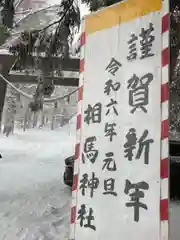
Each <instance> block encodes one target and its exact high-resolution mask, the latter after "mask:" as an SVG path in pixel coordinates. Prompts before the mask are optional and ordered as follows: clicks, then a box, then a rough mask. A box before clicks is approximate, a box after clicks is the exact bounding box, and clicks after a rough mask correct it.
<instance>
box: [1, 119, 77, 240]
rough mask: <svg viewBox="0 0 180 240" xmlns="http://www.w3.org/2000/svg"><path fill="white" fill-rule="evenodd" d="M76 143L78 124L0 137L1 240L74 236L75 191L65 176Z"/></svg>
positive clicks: (35, 239) (60, 239) (50, 238)
mask: <svg viewBox="0 0 180 240" xmlns="http://www.w3.org/2000/svg"><path fill="white" fill-rule="evenodd" d="M74 144H75V134H74V124H73V125H72V126H71V129H69V127H68V126H65V127H64V128H63V129H62V130H58V131H48V130H30V131H27V132H25V133H24V132H22V131H21V130H16V132H15V135H14V136H10V137H9V138H6V137H2V136H1V137H0V153H1V154H2V156H3V159H1V161H0V240H16V239H21V240H56V239H58V240H67V239H68V225H69V224H68V222H69V209H70V201H71V192H70V189H69V188H68V187H66V186H65V185H64V184H63V178H62V176H63V171H64V158H65V157H68V156H69V155H71V154H73V152H74Z"/></svg>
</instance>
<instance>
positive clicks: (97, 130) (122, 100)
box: [71, 0, 162, 240]
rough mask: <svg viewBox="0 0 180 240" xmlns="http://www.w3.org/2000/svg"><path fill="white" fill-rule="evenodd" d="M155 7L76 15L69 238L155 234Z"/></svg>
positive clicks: (138, 239)
mask: <svg viewBox="0 0 180 240" xmlns="http://www.w3.org/2000/svg"><path fill="white" fill-rule="evenodd" d="M160 11H161V1H160V0H152V1H144V0H136V1H135V0H129V1H126V2H123V3H119V4H116V5H113V6H111V7H108V8H105V9H103V10H101V11H99V12H97V13H94V14H92V15H89V16H87V17H85V19H84V26H85V36H86V42H85V46H84V72H83V73H82V74H83V79H84V81H83V101H82V102H83V103H82V122H81V141H80V154H79V156H80V157H79V160H78V161H79V172H78V184H77V198H76V218H75V221H74V223H75V233H74V239H76V240H82V239H86V240H92V239H93V240H110V239H122V240H144V239H146V240H152V239H154V240H155V239H156V240H158V239H160V204H159V203H160V139H161V104H160V103H161V101H160V93H161V47H162V46H161V14H160ZM75 171H76V170H75ZM73 190H74V189H73ZM72 222H73V221H71V223H72Z"/></svg>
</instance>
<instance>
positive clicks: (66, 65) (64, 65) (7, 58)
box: [0, 54, 80, 72]
mask: <svg viewBox="0 0 180 240" xmlns="http://www.w3.org/2000/svg"><path fill="white" fill-rule="evenodd" d="M16 58H17V57H16V56H14V55H9V54H0V64H2V65H4V66H5V67H6V69H8V68H9V69H10V68H11V66H12V65H13V63H14V62H15V60H16ZM34 59H35V57H34V56H27V59H26V62H27V65H29V66H31V65H33V62H34ZM39 59H40V60H42V61H41V63H42V66H47V65H48V64H53V67H54V68H55V69H61V70H63V71H72V72H79V66H80V65H79V64H80V63H79V58H67V59H63V60H62V59H60V58H58V57H51V58H47V57H42V56H41V57H39ZM32 67H33V66H32Z"/></svg>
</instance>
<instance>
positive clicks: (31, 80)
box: [6, 74, 79, 87]
mask: <svg viewBox="0 0 180 240" xmlns="http://www.w3.org/2000/svg"><path fill="white" fill-rule="evenodd" d="M6 77H7V79H8V80H9V81H10V82H12V83H25V84H26V83H27V84H37V76H33V75H22V74H14V75H12V74H9V75H8V76H6ZM45 78H46V79H52V77H45ZM53 80H54V84H55V85H59V86H72V87H78V83H79V78H78V77H53Z"/></svg>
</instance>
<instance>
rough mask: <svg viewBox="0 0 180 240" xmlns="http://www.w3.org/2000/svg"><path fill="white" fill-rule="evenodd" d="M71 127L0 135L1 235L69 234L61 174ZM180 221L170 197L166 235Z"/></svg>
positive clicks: (34, 238) (30, 239)
mask: <svg viewBox="0 0 180 240" xmlns="http://www.w3.org/2000/svg"><path fill="white" fill-rule="evenodd" d="M74 127H75V124H74V121H73V122H72V125H71V126H70V128H69V126H68V125H67V126H65V127H64V128H63V129H61V130H58V131H49V130H37V129H36V130H29V131H27V132H25V133H24V132H22V131H21V130H16V132H15V135H14V136H10V137H9V138H6V137H2V136H0V153H1V154H2V155H3V159H1V161H0V240H68V230H69V223H68V222H69V209H70V202H71V192H70V189H69V188H68V187H66V186H65V185H64V183H63V178H62V176H63V171H64V158H65V157H68V156H70V155H71V154H73V152H74V144H75V128H74ZM179 222H180V203H178V202H173V203H171V208H170V240H179V239H180V230H179Z"/></svg>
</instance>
